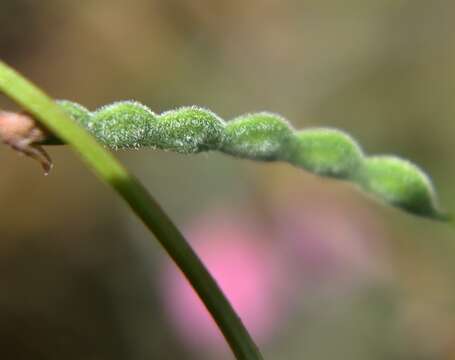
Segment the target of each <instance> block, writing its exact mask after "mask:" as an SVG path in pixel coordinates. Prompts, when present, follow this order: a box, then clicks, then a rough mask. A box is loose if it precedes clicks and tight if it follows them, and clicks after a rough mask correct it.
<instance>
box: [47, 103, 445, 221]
mask: <svg viewBox="0 0 455 360" xmlns="http://www.w3.org/2000/svg"><path fill="white" fill-rule="evenodd" d="M58 103H59V105H60V106H61V107H62V108H63V109H64V110H65V111H66V112H67V113H68V114H69V115H70V116H71V117H72V118H73V119H74V120H75V121H76V122H78V123H79V124H80V125H82V126H83V127H84V128H85V129H87V130H88V131H89V132H90V133H92V135H94V136H95V137H96V138H97V139H98V140H99V141H100V142H101V143H103V144H104V145H105V146H106V147H108V148H111V149H114V150H118V149H139V148H142V147H152V148H155V149H161V150H170V151H176V152H179V153H184V154H192V153H198V152H201V151H210V150H218V151H221V152H224V153H226V154H230V155H232V156H235V157H239V158H247V159H252V160H259V161H286V162H289V163H291V164H292V165H294V166H297V167H300V168H303V169H305V170H307V171H310V172H312V173H314V174H317V175H320V176H327V177H333V178H338V179H344V180H349V181H351V182H353V183H355V184H357V185H359V186H360V187H361V188H362V189H364V190H365V191H367V192H369V193H371V194H373V195H375V196H376V197H377V198H379V199H382V200H383V201H384V202H386V203H388V204H390V205H393V206H396V207H398V208H401V209H403V210H405V211H407V212H410V213H413V214H415V215H419V216H425V217H430V218H434V219H440V220H446V219H447V216H446V215H445V214H443V213H442V212H440V210H439V208H438V202H437V198H436V195H435V191H434V189H433V185H432V183H431V180H430V179H429V177H428V176H427V175H426V174H425V173H424V172H423V171H422V170H421V169H419V168H418V167H417V166H415V165H414V164H412V163H410V162H409V161H406V160H403V159H400V158H397V157H394V156H372V157H368V156H366V155H364V153H363V151H362V149H361V147H360V146H359V145H358V143H357V142H356V141H355V140H354V139H353V138H352V137H351V136H350V135H348V134H346V133H344V132H342V131H340V130H336V129H326V128H317V129H307V130H300V131H295V130H294V129H293V128H292V127H291V125H290V124H289V123H288V122H287V121H286V120H285V119H284V118H283V117H281V116H279V115H276V114H273V113H268V112H261V113H254V114H246V115H242V116H239V117H237V118H235V119H233V120H231V121H229V122H227V123H225V122H224V121H223V120H222V119H221V118H220V117H219V116H218V115H216V114H215V113H213V112H211V111H210V110H207V109H204V108H200V107H196V106H191V107H182V108H179V109H175V110H170V111H166V112H164V113H162V114H156V113H154V112H153V111H151V110H150V109H149V108H148V107H147V106H145V105H143V104H140V103H138V102H135V101H120V102H116V103H113V104H110V105H106V106H103V107H101V108H99V109H98V110H96V111H94V112H90V111H89V110H87V109H86V108H84V107H83V106H81V105H79V104H77V103H74V102H71V101H68V100H60V101H58ZM46 142H47V143H53V141H51V140H49V141H46Z"/></svg>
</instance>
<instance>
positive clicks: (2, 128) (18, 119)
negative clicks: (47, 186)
mask: <svg viewBox="0 0 455 360" xmlns="http://www.w3.org/2000/svg"><path fill="white" fill-rule="evenodd" d="M47 137H48V136H47V132H46V131H45V130H43V129H42V128H41V127H40V126H39V125H38V123H37V122H36V121H35V120H34V119H33V118H32V117H31V116H30V115H27V114H25V113H13V112H7V111H0V141H2V142H3V143H5V144H6V145H9V146H10V147H11V148H12V149H14V150H16V151H18V152H19V153H21V154H24V155H26V156H29V157H31V158H32V159H35V160H37V161H38V162H39V163H40V164H41V166H42V167H43V169H44V174H45V175H48V174H49V172H50V171H51V169H52V166H53V164H52V160H51V158H50V157H49V155H48V154H47V153H46V151H45V150H44V149H43V148H42V147H41V145H40V143H41V142H43V141H44V140H45V139H47Z"/></svg>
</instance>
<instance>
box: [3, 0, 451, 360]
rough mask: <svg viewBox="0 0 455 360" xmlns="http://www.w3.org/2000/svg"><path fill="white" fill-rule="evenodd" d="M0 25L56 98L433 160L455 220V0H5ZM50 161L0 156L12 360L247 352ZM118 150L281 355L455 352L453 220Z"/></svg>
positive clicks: (105, 198)
mask: <svg viewBox="0 0 455 360" xmlns="http://www.w3.org/2000/svg"><path fill="white" fill-rule="evenodd" d="M0 24H1V29H2V31H1V32H0V56H1V58H2V59H3V60H5V61H7V62H8V63H9V64H10V65H12V66H14V67H15V68H17V69H19V70H20V71H22V72H23V73H24V74H25V75H27V76H28V77H29V78H31V79H32V80H33V81H35V82H36V83H37V84H39V85H40V86H41V87H43V88H44V89H46V90H47V91H48V92H49V93H50V94H51V95H52V96H54V97H56V98H62V99H70V100H74V101H77V102H80V103H81V104H84V105H85V106H87V107H89V108H91V109H94V108H96V107H97V106H100V105H103V104H106V103H109V102H112V101H115V100H121V99H135V100H138V101H141V102H143V103H144V104H147V105H148V106H150V107H151V108H152V109H153V110H154V111H156V112H161V111H164V110H168V109H171V108H174V107H178V106H181V105H191V104H197V105H200V106H204V107H207V108H209V109H211V110H213V111H214V112H216V113H218V114H219V115H220V116H222V117H223V118H225V119H230V118H232V117H234V116H237V115H239V114H242V113H245V112H252V111H260V110H269V111H273V112H276V113H280V114H282V115H283V116H285V117H286V118H288V119H289V120H290V121H291V122H292V124H293V125H294V126H295V127H297V128H302V127H309V126H333V127H338V128H340V129H344V130H346V131H348V132H349V133H350V134H352V135H353V136H354V137H355V138H356V139H358V140H359V142H360V143H361V144H362V145H363V147H364V149H365V150H366V152H368V153H371V154H382V153H394V154H397V155H400V156H402V157H404V158H407V159H410V160H412V161H414V162H416V163H417V164H419V165H420V166H422V167H423V168H424V169H426V170H427V171H428V172H429V173H430V174H431V176H432V178H433V180H434V182H435V186H436V188H437V189H438V192H439V195H440V198H441V203H442V205H443V207H444V208H445V209H447V210H449V211H450V210H452V211H453V210H455V190H454V187H453V182H454V179H455V167H454V165H453V149H454V145H455V143H454V140H453V139H454V135H455V121H454V120H453V117H454V113H455V101H454V100H453V96H454V95H453V94H454V92H455V41H454V40H455V37H454V35H453V34H454V33H455V2H453V1H450V0H436V1H431V2H430V1H424V0H413V1H411V0H393V1H392V0H384V1H360V0H345V1H321V0H305V1H298V0H280V1H278V0H262V1H259V0H247V1H245V0H243V1H238V0H231V1H229V2H228V1H209V0H152V1H146V0H135V1H126V0H118V1H104V0H100V1H91V2H88V1H87V2H86V1H80V2H78V1H74V2H63V1H52V0H45V1H44V0H43V1H34V0H2V2H1V11H0ZM0 106H1V107H2V108H8V109H14V106H13V105H12V104H11V103H10V102H9V101H7V100H6V99H5V98H0ZM48 151H49V152H50V154H51V156H52V157H53V160H54V163H55V168H54V170H53V171H52V173H51V174H50V176H48V177H44V176H43V174H42V170H41V169H40V168H39V166H38V164H37V163H34V162H33V161H31V160H29V159H27V158H24V157H20V156H19V155H18V154H16V153H14V152H13V151H11V150H10V149H8V148H7V147H6V146H1V147H0V164H1V166H2V171H1V176H0V204H1V217H0V240H1V241H0V358H2V359H32V358H33V359H46V360H47V359H51V360H53V359H63V358H64V359H69V360H71V359H88V360H98V359H138V360H139V359H140V360H142V359H232V358H233V357H232V355H231V354H230V353H229V351H228V349H227V347H226V345H225V344H224V343H223V341H222V340H221V338H220V335H219V333H218V332H217V330H216V329H214V327H213V324H212V323H211V320H210V319H209V318H208V317H207V315H206V313H205V312H204V309H203V308H201V305H200V303H198V300H197V299H195V298H194V295H193V294H192V293H191V291H190V290H189V289H188V287H187V285H186V283H185V282H184V281H183V279H182V277H181V275H180V274H179V273H178V272H177V271H176V270H175V268H174V266H173V264H171V263H170V262H169V260H168V259H167V257H166V255H165V254H164V252H163V251H162V249H161V248H160V247H159V246H158V245H157V243H156V241H155V240H154V239H153V238H152V237H151V235H149V234H148V233H147V232H146V231H145V230H144V227H143V225H142V224H141V223H140V222H139V221H138V220H137V219H136V218H134V216H132V215H131V213H130V212H129V211H128V209H127V208H126V206H125V204H123V203H122V202H121V201H120V200H119V199H118V197H117V196H116V195H115V194H114V193H113V192H112V191H111V190H110V189H108V188H107V187H106V186H105V185H103V184H102V183H100V182H99V181H98V180H97V179H96V178H95V177H94V176H93V174H92V173H91V172H90V171H89V170H87V168H86V167H85V166H84V165H83V164H82V163H81V161H80V160H79V159H78V158H77V156H76V155H75V154H73V153H72V152H71V151H70V150H69V149H68V148H66V147H63V146H61V147H52V148H48ZM117 155H118V157H119V158H120V159H121V160H122V161H123V162H124V163H125V164H126V166H127V167H128V168H129V169H131V171H132V172H134V173H135V174H137V176H138V177H139V178H140V179H141V180H142V181H143V182H144V184H145V185H146V186H147V188H148V189H149V190H150V191H151V193H152V194H154V196H155V197H156V198H157V199H158V201H159V202H160V203H161V204H162V205H163V207H164V209H165V210H166V211H167V212H168V213H169V214H170V216H171V217H172V218H173V219H174V220H175V222H176V223H177V224H178V226H179V227H180V228H181V229H182V230H183V232H184V233H185V234H186V235H187V236H188V238H189V239H190V240H191V242H192V243H193V245H194V247H195V248H196V249H197V251H198V253H199V254H200V255H201V257H202V258H203V260H204V262H205V263H206V264H207V266H208V267H209V268H210V269H211V270H212V271H213V273H214V274H215V276H216V278H217V280H218V281H219V283H220V285H221V286H222V288H223V289H224V291H225V292H226V293H227V295H228V297H229V298H230V300H231V301H232V303H233V305H234V306H235V308H236V309H237V310H238V311H239V313H240V314H241V316H242V318H243V319H244V321H245V323H246V325H247V327H248V328H249V329H250V331H251V332H252V334H253V336H254V338H255V339H256V341H257V342H258V343H259V344H260V346H261V349H262V351H263V353H264V355H265V358H267V359H311V360H316V359H331V358H337V359H349V360H356V359H362V360H363V359H372V360H376V359H378V360H379V359H387V360H391V359H392V360H393V359H397V360H406V359H409V360H416V359H418V360H433V359H435V360H439V359H455V281H454V279H455V262H454V260H455V230H454V229H453V227H452V228H451V227H450V226H449V225H446V224H444V223H439V222H434V221H430V220H426V219H422V218H418V217H414V216H411V215H408V214H406V213H404V212H401V211H399V210H396V209H393V208H390V207H387V206H384V205H382V204H380V203H379V202H377V201H375V200H373V199H371V198H370V197H368V196H365V195H364V194H362V193H361V192H360V191H359V190H358V189H356V188H355V187H353V186H351V185H349V184H345V183H343V182H337V181H332V180H327V179H321V178H318V177H315V176H313V175H311V174H308V173H305V172H304V171H299V170H297V169H295V168H292V167H291V166H289V165H286V164H278V163H276V164H275V163H270V164H263V163H255V162H251V161H245V160H235V159H232V158H230V157H228V156H223V155H220V154H217V153H210V154H201V155H197V156H184V155H177V154H173V153H165V152H157V151H151V150H147V149H145V150H141V151H137V152H135V151H131V152H121V153H118V154H117Z"/></svg>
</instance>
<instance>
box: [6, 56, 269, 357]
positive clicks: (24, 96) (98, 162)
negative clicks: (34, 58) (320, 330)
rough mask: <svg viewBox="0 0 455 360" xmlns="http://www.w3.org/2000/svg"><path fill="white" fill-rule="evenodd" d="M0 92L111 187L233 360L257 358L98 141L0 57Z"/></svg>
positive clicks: (167, 223)
mask: <svg viewBox="0 0 455 360" xmlns="http://www.w3.org/2000/svg"><path fill="white" fill-rule="evenodd" d="M0 92H3V93H4V94H5V95H6V96H8V97H9V98H10V99H12V100H14V101H15V102H16V103H17V104H19V105H21V106H22V107H23V108H24V109H25V110H27V111H28V112H29V113H30V114H32V115H33V116H34V117H35V118H36V119H37V120H39V121H40V122H42V123H43V124H44V125H45V126H46V127H47V128H48V129H49V130H51V131H52V132H53V133H55V134H56V135H57V136H58V137H59V138H60V139H62V140H63V141H64V142H66V143H67V144H69V145H70V146H71V147H72V148H73V149H74V150H75V151H77V152H78V153H79V155H80V156H81V157H82V158H83V159H84V160H85V162H86V163H87V164H88V165H89V167H91V168H92V170H93V171H94V172H95V173H96V174H97V175H98V177H99V178H100V179H101V180H103V181H104V182H106V183H107V184H108V185H110V186H112V187H113V188H114V189H115V190H116V191H117V193H118V194H119V195H120V196H121V197H122V198H123V199H124V200H125V201H126V202H127V203H128V204H129V206H130V207H131V209H132V210H133V211H134V212H135V214H136V215H137V216H138V217H139V218H140V219H141V220H142V221H143V222H144V224H145V225H146V226H147V227H148V228H149V229H150V231H151V232H152V233H154V234H155V236H156V238H157V239H158V241H159V242H160V243H161V245H162V246H163V247H164V249H165V250H166V251H167V253H168V254H169V255H170V256H171V258H172V259H173V260H174V261H175V263H176V264H177V265H178V267H179V268H180V269H181V271H182V272H183V273H184V274H185V276H186V278H187V279H188V280H189V282H190V283H191V285H192V286H193V288H194V289H195V290H196V292H197V293H198V295H199V296H200V298H201V299H202V301H203V302H204V304H205V306H206V307H207V309H208V310H209V312H210V313H211V314H212V316H213V318H214V319H215V321H216V323H217V324H218V326H219V328H220V330H221V332H222V333H223V335H224V337H225V338H226V341H227V342H228V343H229V346H230V347H231V349H232V351H233V352H234V354H235V356H236V358H237V359H245V360H250V359H252V360H253V359H262V356H261V354H260V352H259V350H258V348H257V346H256V345H255V344H254V342H253V340H252V338H251V336H250V335H249V334H248V331H247V330H246V328H245V327H244V325H243V324H242V322H241V320H240V319H239V317H238V316H237V314H236V313H235V311H234V310H233V308H232V306H231V305H230V304H229V302H228V301H227V299H226V298H225V296H224V295H223V293H222V292H221V290H220V288H219V287H218V285H217V284H216V282H215V280H214V279H213V278H212V276H211V275H210V273H209V272H208V271H207V269H206V268H205V267H204V265H203V264H202V262H201V261H200V259H199V258H198V257H197V255H196V254H195V252H194V251H193V249H192V248H191V247H190V245H189V244H188V242H187V241H186V240H185V239H184V237H183V236H182V234H181V233H180V232H179V230H178V229H177V228H176V226H175V225H174V224H173V223H172V221H171V220H170V219H169V217H168V216H167V215H166V214H165V213H164V211H163V210H162V209H161V207H160V206H159V205H158V204H157V202H156V201H155V200H154V199H153V197H152V196H151V195H150V194H149V193H148V192H147V190H146V189H145V188H144V186H143V185H142V184H141V183H140V182H139V181H138V180H137V179H136V178H135V177H134V176H132V175H131V174H130V173H129V172H128V171H127V170H126V169H125V168H124V167H123V166H122V165H121V164H120V163H119V162H118V161H117V160H116V159H115V157H114V156H113V155H112V154H111V153H109V152H108V151H106V150H105V149H104V148H103V147H102V146H101V145H100V144H98V142H97V141H96V140H95V139H94V138H93V137H92V136H91V135H90V134H88V133H87V132H86V131H85V130H84V129H82V128H81V127H80V126H79V125H78V124H76V123H75V122H73V121H72V120H71V119H70V118H69V117H68V116H67V115H66V114H65V113H64V112H63V111H62V109H61V108H60V107H59V106H58V105H57V104H56V103H55V102H54V101H53V100H52V99H51V98H50V97H49V96H47V95H46V94H45V93H44V92H43V91H41V90H40V89H39V88H37V87H36V86H35V85H33V84H32V83H31V82H29V81H28V80H27V79H25V78H24V77H23V76H21V75H20V74H19V73H17V72H16V71H15V70H13V69H12V68H10V67H9V66H8V65H6V64H5V63H3V62H2V61H0Z"/></svg>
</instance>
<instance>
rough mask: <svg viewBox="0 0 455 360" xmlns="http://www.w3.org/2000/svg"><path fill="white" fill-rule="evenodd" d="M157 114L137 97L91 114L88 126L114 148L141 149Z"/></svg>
mask: <svg viewBox="0 0 455 360" xmlns="http://www.w3.org/2000/svg"><path fill="white" fill-rule="evenodd" d="M156 121H157V115H156V114H154V113H153V112H152V111H151V110H150V109H149V108H148V107H147V106H145V105H142V104H140V103H138V102H134V101H121V102H116V103H113V104H110V105H107V106H104V107H102V108H100V109H99V110H97V111H95V112H94V113H93V114H92V119H91V122H89V123H88V129H89V131H91V132H92V133H93V135H95V137H96V138H97V139H98V140H100V141H101V142H102V143H103V144H105V145H106V146H108V147H110V148H112V149H115V150H117V149H138V148H140V147H143V146H146V145H148V142H147V141H146V139H147V138H148V137H149V136H150V134H152V133H153V132H152V131H153V130H154V125H155V123H156Z"/></svg>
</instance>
